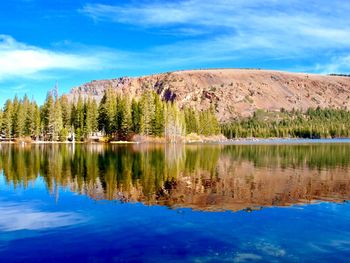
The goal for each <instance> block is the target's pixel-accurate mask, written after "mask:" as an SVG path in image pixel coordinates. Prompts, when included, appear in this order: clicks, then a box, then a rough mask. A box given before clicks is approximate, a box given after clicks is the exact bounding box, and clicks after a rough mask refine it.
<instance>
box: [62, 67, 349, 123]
mask: <svg viewBox="0 0 350 263" xmlns="http://www.w3.org/2000/svg"><path fill="white" fill-rule="evenodd" d="M108 87H112V88H113V89H115V90H116V92H119V93H122V94H129V95H131V96H136V97H137V96H139V95H140V94H142V92H143V91H144V90H146V89H153V90H155V91H156V92H157V93H158V94H159V95H160V96H162V98H163V99H165V100H171V101H176V102H177V103H178V105H179V106H180V107H184V106H191V107H195V108H196V109H198V110H202V109H207V108H208V107H210V105H213V106H214V108H215V110H216V112H217V116H218V118H219V119H220V120H221V121H223V122H225V121H229V120H231V119H233V118H236V117H240V116H242V117H246V116H250V115H252V114H253V112H254V111H256V110H257V109H264V110H269V111H279V110H280V109H281V108H284V109H286V110H291V109H293V108H294V109H302V110H306V109H307V108H310V107H317V106H320V107H332V108H340V107H346V108H348V109H350V77H348V76H326V75H315V74H304V73H288V72H280V71H269V70H258V69H210V70H188V71H176V72H170V73H163V74H157V75H150V76H144V77H137V78H129V77H122V78H117V79H111V80H94V81H91V82H89V83H86V84H84V85H81V86H79V87H75V88H73V89H72V90H71V92H70V94H69V95H68V96H69V97H70V99H72V100H75V99H76V98H77V97H78V96H82V97H84V98H87V97H89V96H90V97H91V96H92V97H94V98H95V99H96V100H98V101H99V100H100V99H101V98H102V96H103V93H104V90H105V89H106V88H108Z"/></svg>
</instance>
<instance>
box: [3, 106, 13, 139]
mask: <svg viewBox="0 0 350 263" xmlns="http://www.w3.org/2000/svg"><path fill="white" fill-rule="evenodd" d="M12 119H13V103H12V101H11V100H10V99H8V100H7V101H6V102H5V105H4V112H3V117H2V132H3V134H4V135H5V137H6V138H11V137H12V131H13V120H12Z"/></svg>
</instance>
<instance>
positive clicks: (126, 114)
mask: <svg viewBox="0 0 350 263" xmlns="http://www.w3.org/2000/svg"><path fill="white" fill-rule="evenodd" d="M117 125H118V126H117V127H118V135H119V139H122V140H127V139H129V137H130V134H131V131H132V114H131V101H130V98H129V97H128V96H125V97H123V98H119V100H118V106H117Z"/></svg>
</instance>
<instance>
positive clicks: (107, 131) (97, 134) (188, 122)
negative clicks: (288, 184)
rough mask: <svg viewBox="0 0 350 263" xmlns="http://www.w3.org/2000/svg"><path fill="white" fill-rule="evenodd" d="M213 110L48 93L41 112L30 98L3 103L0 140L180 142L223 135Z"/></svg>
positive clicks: (143, 99)
mask: <svg viewBox="0 0 350 263" xmlns="http://www.w3.org/2000/svg"><path fill="white" fill-rule="evenodd" d="M220 131H221V130H220V125H219V122H218V120H217V119H216V117H215V114H214V110H213V109H208V110H206V111H201V112H198V111H195V110H194V109H190V108H186V109H181V110H180V109H179V107H178V106H177V105H176V104H175V103H173V102H165V101H162V100H161V98H160V97H159V95H158V94H157V93H155V92H154V91H145V92H144V93H143V94H142V95H141V96H140V97H139V98H137V99H136V98H132V99H131V98H130V97H129V96H121V95H119V94H116V93H115V92H114V91H113V90H112V89H106V91H105V94H104V96H103V98H102V100H101V101H100V103H97V102H96V101H95V100H93V99H90V98H88V99H83V98H82V97H79V98H78V99H77V100H76V101H70V100H69V99H68V97H67V96H65V95H63V96H60V97H59V96H58V95H57V92H55V90H53V91H50V92H48V94H47V97H46V100H45V102H44V104H43V105H42V106H39V105H38V104H37V103H36V102H35V101H34V100H29V99H28V97H27V96H24V97H23V98H22V99H19V98H18V97H17V96H16V97H15V98H14V99H13V100H11V99H8V100H7V101H6V102H5V105H4V107H3V109H1V110H0V132H1V133H0V134H1V138H2V140H16V141H22V140H25V141H67V140H74V141H88V140H91V138H99V139H101V138H102V139H103V140H104V141H111V140H125V141H128V140H132V138H133V136H134V135H143V136H148V137H157V138H158V137H162V138H166V139H167V141H178V140H180V139H181V138H183V137H184V136H186V135H189V134H196V135H203V136H212V135H216V134H220Z"/></svg>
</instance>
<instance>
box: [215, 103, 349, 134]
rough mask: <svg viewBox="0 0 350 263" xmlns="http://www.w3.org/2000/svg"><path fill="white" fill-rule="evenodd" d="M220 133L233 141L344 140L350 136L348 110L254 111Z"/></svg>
mask: <svg viewBox="0 0 350 263" xmlns="http://www.w3.org/2000/svg"><path fill="white" fill-rule="evenodd" d="M221 128H222V133H223V134H224V135H225V136H226V137H227V138H229V139H233V138H247V137H258V138H272V137H279V138H311V139H315V138H345V137H350V111H349V110H346V109H330V108H320V107H317V108H309V109H308V110H307V111H306V112H302V111H301V110H292V111H286V110H284V109H281V111H280V112H267V111H262V110H258V111H256V112H255V113H254V115H253V116H252V117H249V118H244V119H240V120H236V121H233V122H231V123H226V124H223V125H222V127H221Z"/></svg>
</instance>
